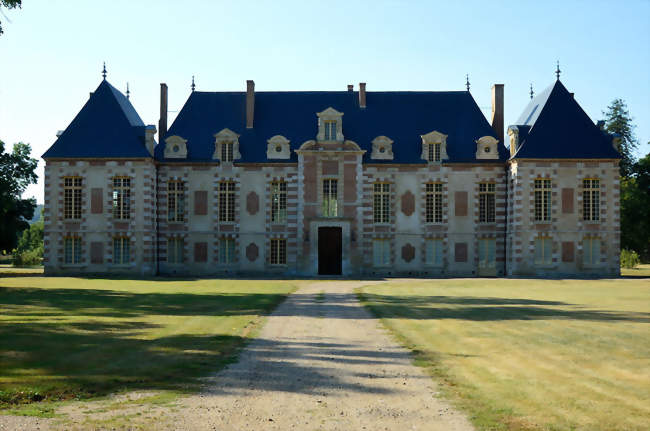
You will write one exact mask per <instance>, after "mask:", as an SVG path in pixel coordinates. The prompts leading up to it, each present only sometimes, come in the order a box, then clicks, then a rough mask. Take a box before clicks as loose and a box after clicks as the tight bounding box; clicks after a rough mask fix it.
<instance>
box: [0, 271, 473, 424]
mask: <svg viewBox="0 0 650 431" xmlns="http://www.w3.org/2000/svg"><path fill="white" fill-rule="evenodd" d="M363 283H365V284H370V283H373V282H363ZM360 285H361V283H360V282H354V281H334V282H332V281H327V282H326V281H323V282H315V283H311V284H308V285H305V286H304V287H302V288H301V289H300V290H299V291H297V292H296V293H294V294H292V295H290V296H289V297H288V298H287V300H286V301H285V302H284V303H283V304H281V305H280V306H279V307H278V308H277V309H276V310H275V311H274V313H273V314H272V315H271V316H269V317H268V320H267V322H266V324H265V326H264V328H263V329H262V330H261V332H260V334H259V337H258V338H256V339H255V340H254V341H252V342H251V343H250V344H249V345H248V347H247V348H246V349H245V350H244V351H243V352H242V353H241V355H240V358H239V361H238V362H237V363H234V364H232V365H230V366H229V367H227V368H226V369H224V370H222V371H221V372H220V373H218V374H216V375H215V376H213V377H210V378H208V379H207V381H206V384H207V389H206V391H205V392H203V393H201V394H198V395H194V396H189V397H185V398H181V399H180V400H179V401H178V402H177V403H176V406H175V407H173V408H162V409H161V408H156V409H155V411H151V410H149V411H148V413H147V414H146V416H147V417H149V418H152V417H153V418H155V419H153V420H154V421H155V422H154V424H155V425H154V424H151V422H149V425H147V424H146V423H145V424H144V429H147V428H148V427H149V426H153V427H154V428H155V429H161V430H163V429H167V430H218V431H225V430H301V431H302V430H369V431H370V430H372V431H376V430H400V431H401V430H427V431H429V430H430V431H434V430H444V431H456V430H458V431H466V430H468V431H469V430H473V428H472V426H471V425H470V423H469V422H468V420H467V419H466V418H465V417H464V416H463V415H462V414H460V413H459V412H457V411H456V410H454V409H453V408H452V407H450V406H449V404H447V403H446V402H444V401H442V400H440V399H438V398H437V390H436V384H435V383H434V382H433V381H432V379H431V378H430V377H429V376H427V375H426V374H425V373H424V372H423V370H422V369H420V368H418V367H416V366H415V365H413V364H412V363H411V358H410V355H409V352H408V351H407V350H405V349H403V348H401V347H400V346H399V345H398V344H397V343H396V342H395V341H394V340H393V339H391V338H390V336H389V335H388V334H387V332H385V330H384V329H382V326H381V324H380V322H379V321H378V320H377V319H375V318H373V317H372V316H371V315H370V314H369V313H368V312H367V311H366V310H365V309H364V308H363V307H362V306H361V305H360V303H359V302H358V301H357V299H356V296H355V294H354V292H353V289H354V288H355V287H357V286H360ZM84 409H85V407H84V408H79V407H77V408H75V409H74V410H76V411H77V412H80V411H82V410H84ZM71 412H72V411H71V410H69V411H68V413H71ZM74 416H77V415H76V414H75V415H71V416H69V419H71V420H72V422H73V423H74V425H72V426H71V427H70V428H68V427H69V425H68V426H65V427H64V428H65V429H85V427H84V425H83V422H84V419H83V416H77V417H74ZM143 416H144V415H143ZM141 418H142V417H141ZM7 419H9V418H8V417H5V420H7ZM30 419H33V418H30ZM148 420H151V419H148ZM3 422H4V425H5V426H6V425H8V423H7V422H5V421H3V419H2V416H0V430H1V429H3V427H2V423H3ZM137 422H140V421H137ZM132 424H133V425H135V423H132ZM20 425H22V426H21V427H20V428H19V429H21V428H22V429H39V428H40V429H45V428H50V426H52V427H56V428H58V426H60V424H58V426H57V425H55V424H54V423H52V422H50V423H49V424H48V423H43V420H40V423H39V424H38V425H36V424H34V423H33V422H32V423H31V424H29V425H28V424H27V423H22V424H20ZM30 425H31V426H30ZM34 425H36V426H34ZM48 425H50V426H48ZM138 425H139V426H142V425H143V424H142V423H141V422H140V423H138ZM6 429H11V428H6Z"/></svg>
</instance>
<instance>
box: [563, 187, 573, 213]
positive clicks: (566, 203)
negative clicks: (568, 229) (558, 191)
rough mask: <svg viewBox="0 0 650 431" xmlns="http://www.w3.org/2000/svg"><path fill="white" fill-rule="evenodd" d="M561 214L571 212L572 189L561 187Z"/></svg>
mask: <svg viewBox="0 0 650 431" xmlns="http://www.w3.org/2000/svg"><path fill="white" fill-rule="evenodd" d="M562 214H573V189H572V188H566V189H562Z"/></svg>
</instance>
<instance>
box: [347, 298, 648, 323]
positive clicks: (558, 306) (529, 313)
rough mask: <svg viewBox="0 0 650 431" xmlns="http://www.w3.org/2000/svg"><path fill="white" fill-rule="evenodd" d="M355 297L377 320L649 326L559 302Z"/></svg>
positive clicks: (639, 317) (635, 316) (631, 317)
mask: <svg viewBox="0 0 650 431" xmlns="http://www.w3.org/2000/svg"><path fill="white" fill-rule="evenodd" d="M358 296H359V298H360V299H361V300H362V301H363V302H364V303H365V304H366V305H367V306H368V307H369V308H370V309H371V310H372V311H373V313H375V314H376V315H377V316H378V317H386V318H400V319H432V320H433V319H460V320H472V321H498V320H543V319H560V320H590V321H611V322H616V321H620V322H641V323H648V322H650V313H639V312H619V311H610V310H593V309H585V308H581V306H577V305H575V304H569V303H566V302H561V301H542V300H531V299H517V298H493V297H488V298H480V297H464V296H461V297H456V296H413V295H409V296H399V295H375V294H369V293H359V294H358Z"/></svg>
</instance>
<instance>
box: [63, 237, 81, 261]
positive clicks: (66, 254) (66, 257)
mask: <svg viewBox="0 0 650 431" xmlns="http://www.w3.org/2000/svg"><path fill="white" fill-rule="evenodd" d="M63 245H64V247H63V262H65V263H66V264H77V263H81V238H79V237H78V236H68V237H66V238H65V239H64V244H63Z"/></svg>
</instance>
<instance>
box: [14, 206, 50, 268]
mask: <svg viewBox="0 0 650 431" xmlns="http://www.w3.org/2000/svg"><path fill="white" fill-rule="evenodd" d="M42 259H43V211H42V210H41V219H40V220H39V221H37V222H36V223H32V224H31V225H30V226H29V229H25V230H24V231H23V235H22V236H21V237H20V239H19V240H18V245H17V246H16V250H15V251H14V254H13V264H14V266H21V265H40V264H41V260H42Z"/></svg>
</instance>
